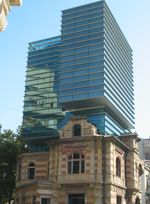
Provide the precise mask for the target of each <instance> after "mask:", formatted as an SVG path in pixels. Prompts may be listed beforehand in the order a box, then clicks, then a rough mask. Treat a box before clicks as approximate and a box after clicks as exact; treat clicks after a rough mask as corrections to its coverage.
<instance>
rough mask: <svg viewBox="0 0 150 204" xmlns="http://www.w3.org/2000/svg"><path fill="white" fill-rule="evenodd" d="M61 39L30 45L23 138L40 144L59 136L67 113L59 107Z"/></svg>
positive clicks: (55, 38) (50, 39) (56, 38)
mask: <svg viewBox="0 0 150 204" xmlns="http://www.w3.org/2000/svg"><path fill="white" fill-rule="evenodd" d="M60 45H61V38H60V36H58V37H54V38H49V39H45V40H41V41H36V42H32V43H29V49H28V50H29V52H28V62H27V73H26V82H25V97H24V111H23V136H24V138H25V139H27V140H30V141H32V140H34V139H36V140H37V139H38V140H39V142H41V140H42V141H44V140H47V139H48V138H49V137H51V138H52V137H56V136H58V131H57V130H58V129H59V121H60V120H61V119H62V118H63V112H62V109H61V107H60V106H59V104H58V94H57V93H58V81H59V72H60Z"/></svg>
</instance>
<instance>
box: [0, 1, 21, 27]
mask: <svg viewBox="0 0 150 204" xmlns="http://www.w3.org/2000/svg"><path fill="white" fill-rule="evenodd" d="M21 3H22V0H0V31H3V30H4V29H5V28H6V26H7V15H8V13H9V12H10V8H11V6H20V5H21Z"/></svg>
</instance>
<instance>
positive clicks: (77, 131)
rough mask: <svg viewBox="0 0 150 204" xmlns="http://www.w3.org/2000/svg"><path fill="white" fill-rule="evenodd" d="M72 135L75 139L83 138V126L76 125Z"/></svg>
mask: <svg viewBox="0 0 150 204" xmlns="http://www.w3.org/2000/svg"><path fill="white" fill-rule="evenodd" d="M72 134H73V137H80V136H81V125H80V124H78V123H76V124H74V125H73V127H72Z"/></svg>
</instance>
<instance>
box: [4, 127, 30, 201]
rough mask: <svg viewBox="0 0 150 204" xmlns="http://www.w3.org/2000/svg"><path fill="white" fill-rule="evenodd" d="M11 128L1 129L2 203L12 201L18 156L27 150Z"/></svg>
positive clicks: (18, 132)
mask: <svg viewBox="0 0 150 204" xmlns="http://www.w3.org/2000/svg"><path fill="white" fill-rule="evenodd" d="M20 132H21V131H20V128H19V130H18V131H17V133H14V132H13V131H11V130H4V131H3V132H2V131H1V129H0V204H4V203H6V202H8V203H10V201H11V200H12V199H13V195H14V190H15V179H16V168H17V157H18V155H19V154H20V153H21V152H24V151H26V150H25V145H24V143H23V141H22V139H21V136H20Z"/></svg>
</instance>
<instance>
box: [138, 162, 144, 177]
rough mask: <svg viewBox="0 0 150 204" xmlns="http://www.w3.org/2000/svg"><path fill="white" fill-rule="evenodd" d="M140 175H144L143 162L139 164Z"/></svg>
mask: <svg viewBox="0 0 150 204" xmlns="http://www.w3.org/2000/svg"><path fill="white" fill-rule="evenodd" d="M138 174H139V175H138V176H139V177H140V176H142V174H143V168H142V165H141V164H139V167H138Z"/></svg>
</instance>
